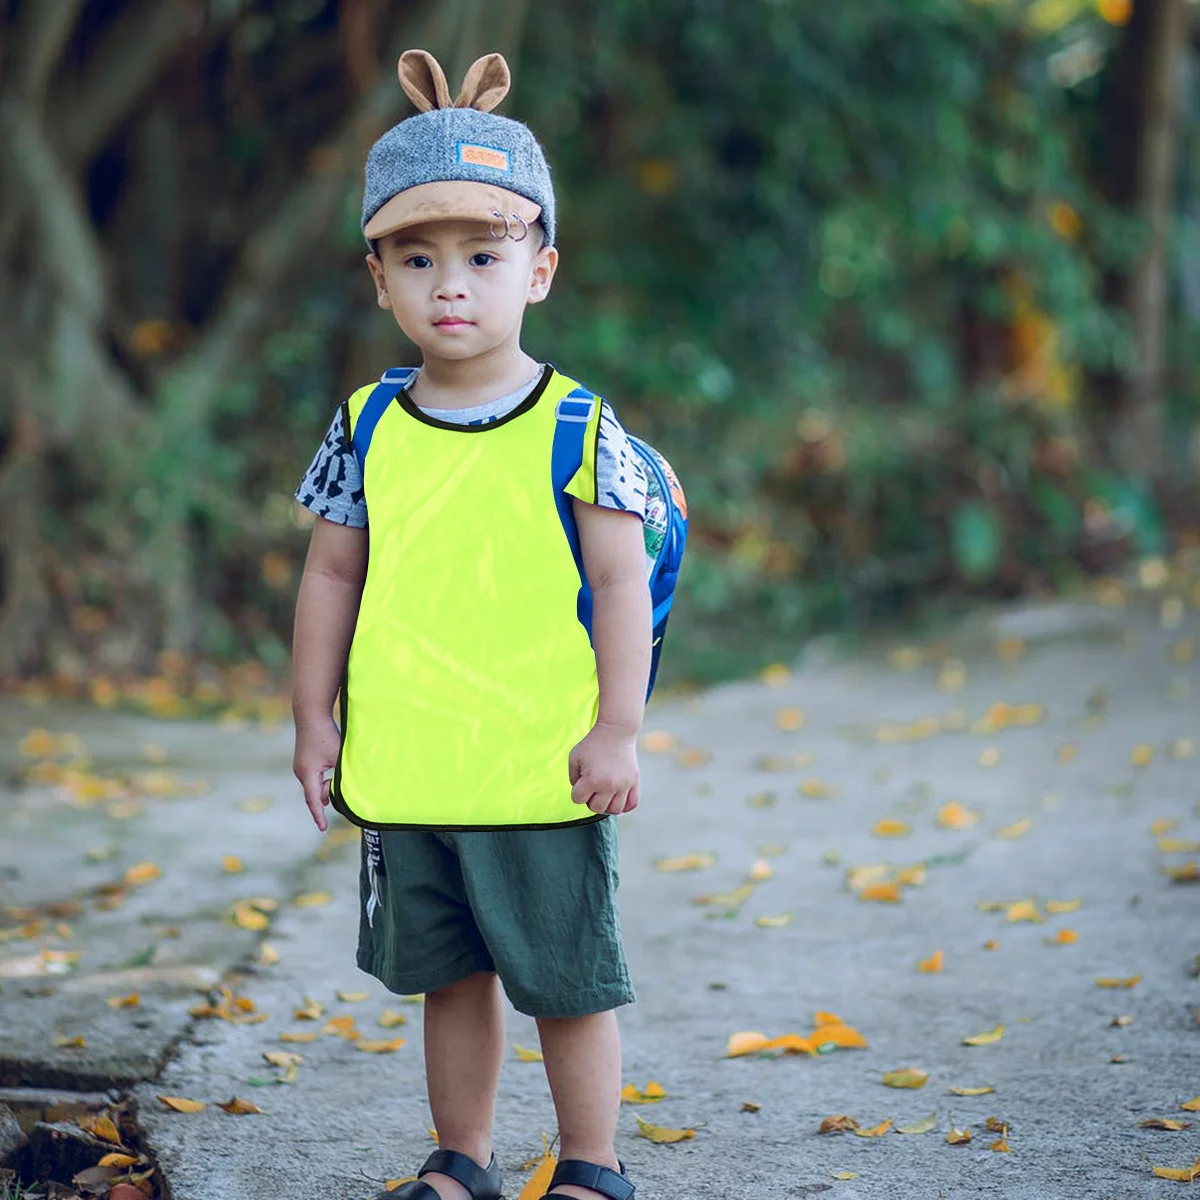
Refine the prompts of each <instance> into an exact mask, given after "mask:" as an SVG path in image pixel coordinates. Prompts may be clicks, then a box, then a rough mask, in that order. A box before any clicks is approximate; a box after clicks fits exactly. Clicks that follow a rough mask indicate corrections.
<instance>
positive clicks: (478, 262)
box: [471, 250, 496, 267]
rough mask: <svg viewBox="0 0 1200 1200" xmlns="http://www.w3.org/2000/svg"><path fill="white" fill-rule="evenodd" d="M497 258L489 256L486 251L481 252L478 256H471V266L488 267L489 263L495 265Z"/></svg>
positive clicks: (492, 255)
mask: <svg viewBox="0 0 1200 1200" xmlns="http://www.w3.org/2000/svg"><path fill="white" fill-rule="evenodd" d="M495 261H496V256H495V255H494V254H489V253H488V252H487V251H486V250H481V251H480V252H479V253H478V254H472V255H471V266H473V267H486V266H487V265H488V264H489V263H494V262H495Z"/></svg>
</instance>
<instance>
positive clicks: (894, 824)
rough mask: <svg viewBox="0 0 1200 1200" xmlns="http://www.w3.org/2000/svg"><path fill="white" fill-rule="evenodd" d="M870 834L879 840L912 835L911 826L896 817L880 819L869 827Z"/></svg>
mask: <svg viewBox="0 0 1200 1200" xmlns="http://www.w3.org/2000/svg"><path fill="white" fill-rule="evenodd" d="M871 832H872V833H873V834H874V835H875V836H876V837H879V838H900V837H908V835H909V834H910V833H912V826H911V825H910V824H909V823H908V822H907V821H901V820H900V819H899V818H898V817H881V818H880V819H879V820H878V821H876V822H875V824H874V825H872V826H871Z"/></svg>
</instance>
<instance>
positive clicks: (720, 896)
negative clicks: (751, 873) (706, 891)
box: [692, 883, 754, 908]
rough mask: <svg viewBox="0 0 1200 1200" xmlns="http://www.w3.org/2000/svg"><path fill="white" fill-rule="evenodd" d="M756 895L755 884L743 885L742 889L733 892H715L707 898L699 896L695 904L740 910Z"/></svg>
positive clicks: (694, 901)
mask: <svg viewBox="0 0 1200 1200" xmlns="http://www.w3.org/2000/svg"><path fill="white" fill-rule="evenodd" d="M752 895H754V884H752V883H743V884H742V886H741V887H738V888H734V889H733V891H731V892H713V893H711V894H710V895H707V896H697V897H696V898H695V899H694V900H693V901H692V903H693V904H712V905H716V906H717V907H719V908H738V907H740V906H741V905H743V904H745V903H746V901H747V900H749V899H750V897H751V896H752Z"/></svg>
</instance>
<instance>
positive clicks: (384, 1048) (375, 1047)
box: [354, 1038, 404, 1054]
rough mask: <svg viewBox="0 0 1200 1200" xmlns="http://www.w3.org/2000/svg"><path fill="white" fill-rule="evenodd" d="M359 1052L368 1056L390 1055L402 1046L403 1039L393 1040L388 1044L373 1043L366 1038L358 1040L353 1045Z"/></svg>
mask: <svg viewBox="0 0 1200 1200" xmlns="http://www.w3.org/2000/svg"><path fill="white" fill-rule="evenodd" d="M354 1044H355V1045H356V1046H357V1047H358V1048H359V1049H360V1050H365V1051H366V1052H367V1053H368V1054H391V1053H392V1052H393V1051H395V1050H399V1049H400V1047H401V1046H403V1045H404V1039H403V1038H394V1039H393V1040H392V1041H390V1042H373V1041H370V1040H369V1039H367V1038H358V1039H357V1040H356V1041H355V1043H354Z"/></svg>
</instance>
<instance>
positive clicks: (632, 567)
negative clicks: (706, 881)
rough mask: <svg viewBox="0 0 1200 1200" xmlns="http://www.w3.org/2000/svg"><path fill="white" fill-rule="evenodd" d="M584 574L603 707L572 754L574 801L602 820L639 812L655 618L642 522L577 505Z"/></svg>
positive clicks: (578, 502)
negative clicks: (641, 738) (640, 737)
mask: <svg viewBox="0 0 1200 1200" xmlns="http://www.w3.org/2000/svg"><path fill="white" fill-rule="evenodd" d="M572 504H573V506H574V513H575V521H576V524H577V525H578V527H579V545H580V549H581V551H582V553H583V565H584V570H585V571H586V572H587V578H588V583H589V584H590V586H591V589H592V644H593V645H594V646H595V650H596V673H597V676H598V678H599V683H600V707H599V712H598V714H597V717H596V724H595V727H594V728H593V729H592V731H591V732H590V733H589V734H588V735H587V737H585V738H584V739H583V741H582V742H580V743H579V745H577V746H576V747H575V749H574V750H573V751H572V752H571V763H570V767H571V783H572V785H573V790H572V798H573V799H574V800H575V802H576V803H577V804H586V805H587V806H588V807H589V808H590V809H591V810H592V811H593V812H597V813H614V814H615V813H622V812H631V811H632V810H633V809H635V808H636V807H637V804H638V799H639V796H638V766H637V733H638V730H639V729H640V728H641V724H642V715H643V713H644V711H645V706H646V685H647V683H648V682H649V678H650V638H651V620H652V612H651V607H650V589H649V587H648V586H647V583H646V550H645V541H644V538H643V535H642V522H641V519H640V518H639V517H638V516H637V514H636V513H626V512H620V511H617V510H614V509H610V508H601V507H599V506H597V505H594V504H586V503H584V502H583V501H582V500H578V499H573V500H572Z"/></svg>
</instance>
